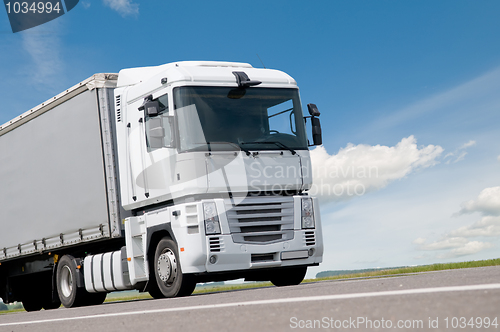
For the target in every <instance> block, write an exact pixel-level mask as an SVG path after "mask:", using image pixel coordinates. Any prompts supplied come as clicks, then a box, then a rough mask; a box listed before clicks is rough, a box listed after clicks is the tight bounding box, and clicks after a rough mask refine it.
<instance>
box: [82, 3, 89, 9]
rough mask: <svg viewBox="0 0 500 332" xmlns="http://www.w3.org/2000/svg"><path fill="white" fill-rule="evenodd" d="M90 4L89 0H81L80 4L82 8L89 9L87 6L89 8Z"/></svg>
mask: <svg viewBox="0 0 500 332" xmlns="http://www.w3.org/2000/svg"><path fill="white" fill-rule="evenodd" d="M90 5H91V3H90V2H88V1H82V6H83V8H85V9H89V8H90Z"/></svg>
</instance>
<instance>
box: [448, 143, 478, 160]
mask: <svg viewBox="0 0 500 332" xmlns="http://www.w3.org/2000/svg"><path fill="white" fill-rule="evenodd" d="M474 145H476V141H473V140H470V141H468V142H467V143H465V144H462V145H461V146H460V147H459V148H458V149H456V150H455V151H454V152H450V153H447V154H446V156H444V159H448V158H449V159H448V160H447V161H446V163H447V164H449V163H451V162H453V163H457V162H459V161H462V160H464V158H465V156H466V155H467V151H465V150H466V149H467V148H469V147H471V146H474Z"/></svg>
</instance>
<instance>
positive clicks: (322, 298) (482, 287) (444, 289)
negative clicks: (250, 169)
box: [0, 284, 500, 327]
mask: <svg viewBox="0 0 500 332" xmlns="http://www.w3.org/2000/svg"><path fill="white" fill-rule="evenodd" d="M490 289H500V284H485V285H470V286H450V287H433V288H417V289H404V290H396V291H384V292H371V293H353V294H338V295H320V296H306V297H293V298H286V299H272V300H259V301H246V302H232V303H220V304H207V305H199V306H188V307H180V308H165V309H153V310H142V311H131V312H117V313H111V314H98V315H91V316H78V317H65V318H55V319H44V320H33V321H25V322H13V323H3V324H1V323H0V327H1V326H14V325H28V324H43V323H53V322H67V321H70V320H81V319H97V318H107V317H119V316H131V315H146V314H157V313H166V312H178V311H192V310H205V309H219V308H228V307H238V306H254V305H262V304H280V303H293V302H312V301H329V300H330V301H331V300H346V299H357V298H364V297H379V296H398V295H414V294H428V293H445V292H464V291H478V290H490Z"/></svg>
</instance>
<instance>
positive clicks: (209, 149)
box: [207, 142, 251, 156]
mask: <svg viewBox="0 0 500 332" xmlns="http://www.w3.org/2000/svg"><path fill="white" fill-rule="evenodd" d="M210 144H229V145H232V146H234V147H235V148H237V149H238V150H242V151H243V152H245V153H246V154H247V156H249V155H251V153H250V151H248V150H247V149H245V148H243V147H241V146H239V145H238V144H236V143H233V142H207V145H208V151H210V152H211V151H212V149H211V148H210Z"/></svg>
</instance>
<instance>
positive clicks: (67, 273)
mask: <svg viewBox="0 0 500 332" xmlns="http://www.w3.org/2000/svg"><path fill="white" fill-rule="evenodd" d="M76 273H77V272H76V263H75V261H74V258H73V257H72V256H69V255H65V256H63V257H62V258H61V259H60V260H59V263H58V264H57V293H58V294H59V299H60V300H61V303H62V305H63V306H65V307H66V308H72V307H78V306H81V305H84V304H85V297H86V294H87V291H86V290H85V289H83V288H78V287H77V281H76V277H77V274H76Z"/></svg>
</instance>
